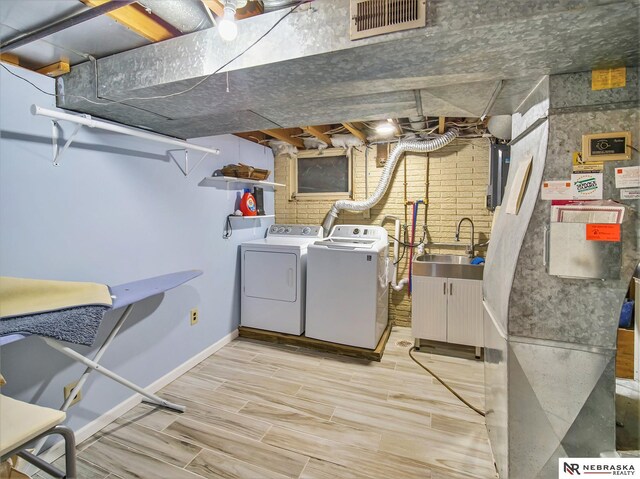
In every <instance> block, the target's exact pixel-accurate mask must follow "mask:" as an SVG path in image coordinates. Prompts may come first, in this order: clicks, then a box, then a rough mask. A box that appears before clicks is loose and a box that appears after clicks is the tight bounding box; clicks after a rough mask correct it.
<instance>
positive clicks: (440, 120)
mask: <svg viewBox="0 0 640 479" xmlns="http://www.w3.org/2000/svg"><path fill="white" fill-rule="evenodd" d="M444 123H445V117H444V116H439V117H438V134H440V135H442V134H444Z"/></svg>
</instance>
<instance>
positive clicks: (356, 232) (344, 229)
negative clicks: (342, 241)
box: [331, 225, 387, 239]
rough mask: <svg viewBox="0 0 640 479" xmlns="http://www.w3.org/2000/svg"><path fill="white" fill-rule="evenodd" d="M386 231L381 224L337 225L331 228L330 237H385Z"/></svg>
mask: <svg viewBox="0 0 640 479" xmlns="http://www.w3.org/2000/svg"><path fill="white" fill-rule="evenodd" d="M386 233H387V232H386V230H385V229H384V228H383V227H382V226H368V225H338V226H335V227H334V228H333V231H332V232H331V237H333V238H368V239H380V238H383V237H385V236H386Z"/></svg>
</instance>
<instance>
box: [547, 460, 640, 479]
mask: <svg viewBox="0 0 640 479" xmlns="http://www.w3.org/2000/svg"><path fill="white" fill-rule="evenodd" d="M593 474H597V475H598V476H625V477H640V458H637V459H632V458H609V459H600V458H598V459H595V458H560V459H559V460H558V478H559V479H562V478H566V477H576V476H591V475H593Z"/></svg>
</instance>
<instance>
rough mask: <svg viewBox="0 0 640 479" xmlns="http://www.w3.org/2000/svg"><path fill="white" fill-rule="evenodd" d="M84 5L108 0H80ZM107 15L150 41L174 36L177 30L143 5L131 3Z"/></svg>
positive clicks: (96, 4) (97, 4) (100, 3)
mask: <svg viewBox="0 0 640 479" xmlns="http://www.w3.org/2000/svg"><path fill="white" fill-rule="evenodd" d="M80 1H81V2H82V3H84V4H85V5H88V6H90V7H97V6H99V5H102V4H104V3H107V2H108V1H110V0H80ZM107 15H108V16H109V17H111V18H113V19H114V20H115V21H116V22H118V23H119V24H121V25H123V26H125V27H127V28H128V29H130V30H133V31H134V32H136V33H137V34H138V35H140V36H142V37H144V38H146V39H147V40H150V41H152V42H159V41H162V40H167V39H169V38H173V37H174V36H176V34H177V31H172V30H171V29H170V28H169V27H168V26H166V25H163V24H162V23H160V22H158V21H156V19H155V18H154V17H153V16H152V15H151V14H149V13H148V12H147V11H146V10H145V9H144V8H143V7H141V6H140V5H138V4H135V3H132V4H131V5H126V6H124V7H120V8H118V9H116V10H113V11H111V12H109V13H107Z"/></svg>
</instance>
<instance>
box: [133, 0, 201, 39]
mask: <svg viewBox="0 0 640 479" xmlns="http://www.w3.org/2000/svg"><path fill="white" fill-rule="evenodd" d="M139 3H140V4H141V5H142V6H144V7H145V8H147V9H149V10H150V11H151V12H152V13H153V14H154V15H157V16H159V17H160V18H162V19H163V20H164V21H165V22H167V23H168V24H170V25H171V26H173V27H175V28H176V29H178V30H179V31H180V32H182V33H191V32H196V31H198V30H204V29H205V28H211V27H212V26H213V23H212V22H211V17H210V16H209V14H208V13H207V11H206V8H207V7H206V6H205V5H204V4H203V3H202V2H201V1H200V0H140V1H139Z"/></svg>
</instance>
